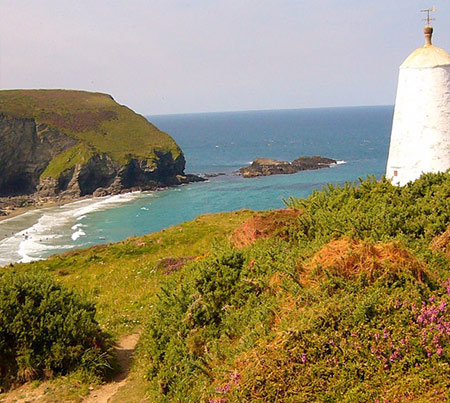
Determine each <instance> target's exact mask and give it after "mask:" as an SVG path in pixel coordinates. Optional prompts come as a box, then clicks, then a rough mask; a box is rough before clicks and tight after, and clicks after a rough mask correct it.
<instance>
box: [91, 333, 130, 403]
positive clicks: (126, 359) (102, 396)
mask: <svg viewBox="0 0 450 403" xmlns="http://www.w3.org/2000/svg"><path fill="white" fill-rule="evenodd" d="M138 340H139V333H136V334H130V335H128V336H125V337H123V338H122V339H120V340H119V343H118V344H117V347H116V354H117V359H118V360H119V365H120V368H121V370H120V372H119V373H118V374H117V375H116V376H115V377H114V378H113V380H112V381H111V382H109V383H107V384H106V385H103V386H101V387H100V388H99V389H96V390H93V391H92V392H91V393H90V395H89V396H88V397H87V398H86V399H84V400H83V403H107V402H108V401H109V399H110V398H111V397H113V396H114V395H115V394H116V393H117V391H118V390H119V388H120V387H122V386H123V385H125V383H126V382H127V376H128V372H129V371H130V365H131V359H132V355H133V352H134V348H135V346H136V343H137V341H138Z"/></svg>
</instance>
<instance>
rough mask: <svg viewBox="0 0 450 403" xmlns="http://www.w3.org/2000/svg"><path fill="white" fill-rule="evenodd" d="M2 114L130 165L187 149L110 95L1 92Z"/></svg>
mask: <svg viewBox="0 0 450 403" xmlns="http://www.w3.org/2000/svg"><path fill="white" fill-rule="evenodd" d="M0 113H1V114H4V115H6V116H10V117H18V118H33V119H35V120H36V122H37V123H44V124H46V125H48V126H49V127H51V128H53V129H56V130H58V131H60V132H62V133H65V134H66V135H69V136H71V137H75V138H77V139H79V140H81V141H83V142H84V143H86V144H87V145H88V146H89V147H90V148H93V149H94V150H95V151H97V152H100V153H107V154H108V155H110V156H111V158H113V159H114V160H116V161H118V162H121V163H124V162H126V161H128V160H129V159H130V158H138V159H147V160H149V161H151V160H153V159H154V158H155V156H156V155H155V152H171V153H172V155H173V157H174V158H177V157H178V156H179V155H180V153H181V150H180V148H179V147H178V145H177V144H176V143H175V141H174V140H173V139H172V138H171V137H170V136H169V135H168V134H167V133H164V132H162V131H160V130H158V128H156V127H155V126H154V125H152V124H151V123H149V122H148V121H147V119H145V118H144V117H143V116H141V115H138V114H137V113H135V112H133V111H132V110H131V109H130V108H127V107H126V106H123V105H119V104H118V103H117V102H115V101H114V99H113V98H112V97H111V96H110V95H107V94H101V93H97V92H87V91H74V90H4V91H0Z"/></svg>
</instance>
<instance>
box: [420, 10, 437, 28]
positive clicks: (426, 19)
mask: <svg viewBox="0 0 450 403" xmlns="http://www.w3.org/2000/svg"><path fill="white" fill-rule="evenodd" d="M432 11H436V6H433V8H426V9H425V10H420V12H421V13H427V18H424V19H423V21H426V22H427V25H430V21H434V20H435V19H434V18H430V13H431V12H432Z"/></svg>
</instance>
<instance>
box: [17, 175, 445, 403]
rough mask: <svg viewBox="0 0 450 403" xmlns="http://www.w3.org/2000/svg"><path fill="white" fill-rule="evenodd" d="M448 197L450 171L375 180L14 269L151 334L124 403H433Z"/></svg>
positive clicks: (440, 383)
mask: <svg viewBox="0 0 450 403" xmlns="http://www.w3.org/2000/svg"><path fill="white" fill-rule="evenodd" d="M449 196H450V173H446V174H426V175H423V176H422V177H421V178H420V179H419V180H417V181H415V182H414V183H411V184H408V185H407V186H405V187H403V188H398V187H394V186H392V185H391V184H390V183H389V182H387V181H386V180H381V181H376V180H375V179H374V178H367V179H366V180H361V181H360V183H359V184H358V185H357V186H355V185H345V186H342V187H339V186H338V187H335V186H328V187H326V188H324V189H323V190H322V191H316V192H314V193H313V194H312V195H311V196H310V197H308V198H307V199H296V198H290V199H289V200H287V201H286V205H287V207H289V208H290V209H295V211H291V212H288V213H283V214H281V213H266V212H260V213H255V212H250V211H241V212H234V213H222V214H218V215H207V216H202V217H199V218H198V219H196V220H194V221H192V222H188V223H184V224H182V225H180V226H176V227H172V228H169V229H167V230H164V231H162V232H160V233H157V234H151V235H148V236H145V237H139V238H130V239H128V240H126V241H124V242H121V243H117V244H113V245H109V246H104V247H102V246H97V247H94V248H91V249H89V250H86V251H77V252H73V253H69V254H66V255H64V256H55V257H52V258H50V259H48V260H46V261H41V262H34V263H32V264H27V265H14V270H16V271H17V272H22V271H23V272H32V273H34V272H42V271H45V272H46V273H48V274H51V275H53V276H54V278H55V279H57V281H59V282H61V283H64V284H65V285H67V286H70V287H74V288H77V289H79V290H82V291H83V292H85V293H86V294H87V295H88V297H89V298H90V299H92V300H93V301H95V303H96V306H97V315H96V319H97V320H98V322H99V324H100V325H101V326H102V328H103V329H104V330H105V331H108V332H110V333H112V334H113V335H114V336H120V335H123V334H127V333H131V332H135V331H136V330H137V329H142V334H141V339H140V342H139V345H138V349H137V353H136V355H135V357H136V360H135V364H134V368H133V371H132V374H131V377H130V379H131V380H130V382H129V384H128V385H126V386H125V387H124V388H123V389H121V390H120V391H119V393H118V395H117V396H116V397H115V399H113V401H116V402H119V401H120V402H137V401H140V402H142V401H149V402H172V401H183V402H185V401H192V402H211V403H230V402H272V401H284V402H314V401H317V402H355V401H357V402H376V401H380V402H381V401H383V402H384V401H390V402H395V401H408V402H440V401H445V400H446V399H450V395H449V394H448V390H450V389H449V386H450V384H449V383H450V381H449V379H450V308H449V304H450V279H449V278H450V260H449V259H450V230H448V228H449V227H450V197H449ZM255 216H258V217H262V218H261V219H256V218H255ZM283 217H284V218H283ZM283 220H285V221H283ZM244 223H245V224H244ZM242 224H244V225H242ZM252 225H253V226H254V228H252ZM264 226H266V228H263V227H264ZM236 228H239V229H238V230H236ZM236 245H239V246H240V247H237V246H236Z"/></svg>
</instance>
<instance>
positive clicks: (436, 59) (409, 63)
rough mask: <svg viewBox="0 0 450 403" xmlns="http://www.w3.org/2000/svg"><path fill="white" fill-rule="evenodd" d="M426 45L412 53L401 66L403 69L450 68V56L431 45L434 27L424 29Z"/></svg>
mask: <svg viewBox="0 0 450 403" xmlns="http://www.w3.org/2000/svg"><path fill="white" fill-rule="evenodd" d="M424 33H425V45H424V46H422V47H421V48H419V49H416V50H415V51H414V52H412V53H411V54H410V55H409V56H408V58H407V59H406V60H405V61H404V62H403V64H402V65H401V66H400V68H401V69H422V68H432V67H439V66H450V54H448V53H447V52H446V51H445V50H444V49H441V48H438V47H437V46H434V45H433V44H432V43H431V37H432V35H433V27H431V26H430V25H427V26H426V27H425V29H424Z"/></svg>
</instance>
